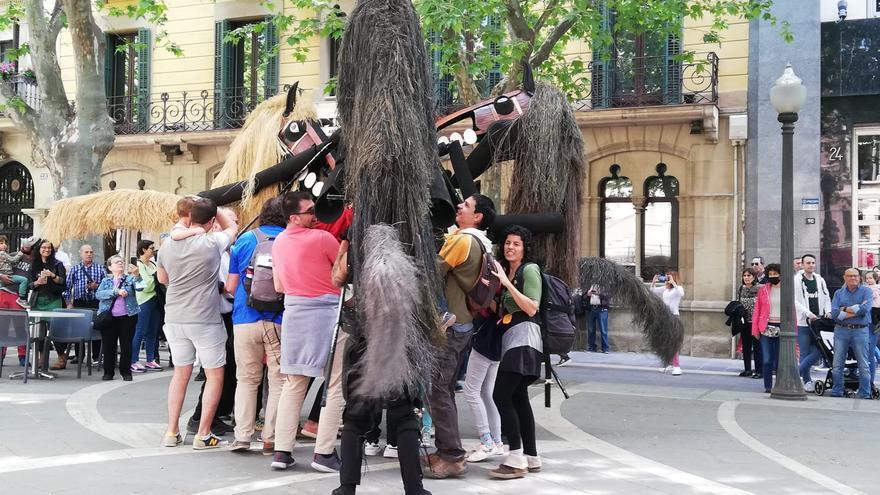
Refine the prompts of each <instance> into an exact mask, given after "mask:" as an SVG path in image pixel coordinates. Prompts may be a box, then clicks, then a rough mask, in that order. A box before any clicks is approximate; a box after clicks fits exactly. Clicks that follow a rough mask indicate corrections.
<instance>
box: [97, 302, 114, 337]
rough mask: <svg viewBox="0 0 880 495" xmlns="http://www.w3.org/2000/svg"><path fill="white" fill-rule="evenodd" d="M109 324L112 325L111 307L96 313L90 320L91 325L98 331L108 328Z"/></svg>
mask: <svg viewBox="0 0 880 495" xmlns="http://www.w3.org/2000/svg"><path fill="white" fill-rule="evenodd" d="M111 325H113V310H112V308H111V309H108V310H107V311H104V312H103V313H98V314H97V315H96V316H95V319H94V320H92V327H93V328H94V329H95V330H97V331H99V332H103V331H104V330H106V329H108V328H110V326H111Z"/></svg>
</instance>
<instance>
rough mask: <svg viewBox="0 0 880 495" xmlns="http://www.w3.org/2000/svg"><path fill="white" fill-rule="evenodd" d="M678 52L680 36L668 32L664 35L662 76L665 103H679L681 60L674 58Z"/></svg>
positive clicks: (679, 50)
mask: <svg viewBox="0 0 880 495" xmlns="http://www.w3.org/2000/svg"><path fill="white" fill-rule="evenodd" d="M680 54H681V36H679V35H678V34H669V35H668V36H667V37H666V53H665V55H664V58H665V60H664V73H665V74H664V78H663V85H664V88H663V103H664V104H666V105H677V104H679V103H681V62H680V61H678V60H676V59H675V57H676V56H677V55H680Z"/></svg>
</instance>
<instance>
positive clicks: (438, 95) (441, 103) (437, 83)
mask: <svg viewBox="0 0 880 495" xmlns="http://www.w3.org/2000/svg"><path fill="white" fill-rule="evenodd" d="M440 42H441V38H440V33H438V32H436V31H434V30H431V31H429V32H428V45H429V46H428V51H429V52H430V53H431V78H432V79H433V80H434V101H435V105H436V107H437V108H438V109H443V108H445V107H446V106H448V105H450V104H451V103H452V92H451V91H450V90H449V84H450V83H451V82H452V76H451V75H448V74H447V75H442V73H441V70H440V67H441V64H442V63H443V53H442V51H441V50H440V49H437V48H434V45H439V44H440Z"/></svg>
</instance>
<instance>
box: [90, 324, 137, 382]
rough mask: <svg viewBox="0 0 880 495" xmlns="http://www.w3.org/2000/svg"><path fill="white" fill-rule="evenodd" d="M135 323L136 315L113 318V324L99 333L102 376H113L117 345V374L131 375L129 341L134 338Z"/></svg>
mask: <svg viewBox="0 0 880 495" xmlns="http://www.w3.org/2000/svg"><path fill="white" fill-rule="evenodd" d="M108 311H109V310H108ZM136 323H137V315H135V316H114V317H113V324H112V325H110V327H109V328H105V329H104V330H102V331H101V342H102V345H103V346H104V375H106V376H113V373H114V368H116V348H117V344H118V345H119V374H121V375H122V376H126V375H130V374H131V340H132V338H134V326H135V324H136ZM83 358H85V356H83Z"/></svg>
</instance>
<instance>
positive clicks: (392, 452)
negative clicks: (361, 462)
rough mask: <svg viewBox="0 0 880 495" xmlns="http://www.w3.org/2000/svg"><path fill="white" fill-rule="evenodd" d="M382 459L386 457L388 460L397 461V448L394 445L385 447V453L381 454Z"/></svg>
mask: <svg viewBox="0 0 880 495" xmlns="http://www.w3.org/2000/svg"><path fill="white" fill-rule="evenodd" d="M382 457H387V458H389V459H397V446H396V445H386V446H385V452H383V453H382Z"/></svg>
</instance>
